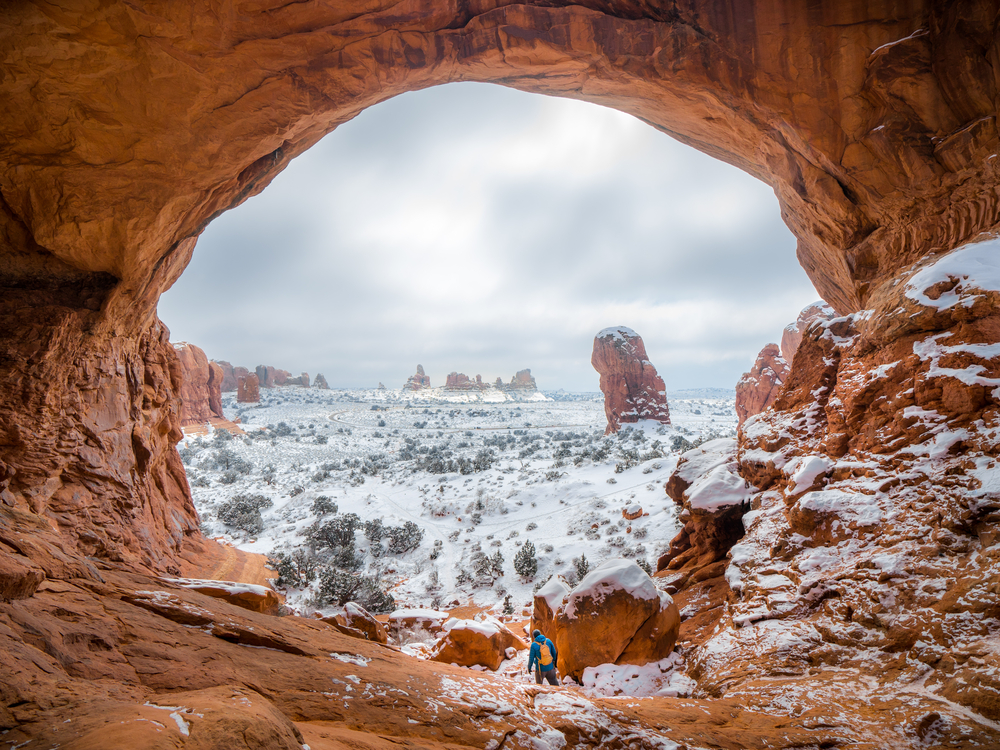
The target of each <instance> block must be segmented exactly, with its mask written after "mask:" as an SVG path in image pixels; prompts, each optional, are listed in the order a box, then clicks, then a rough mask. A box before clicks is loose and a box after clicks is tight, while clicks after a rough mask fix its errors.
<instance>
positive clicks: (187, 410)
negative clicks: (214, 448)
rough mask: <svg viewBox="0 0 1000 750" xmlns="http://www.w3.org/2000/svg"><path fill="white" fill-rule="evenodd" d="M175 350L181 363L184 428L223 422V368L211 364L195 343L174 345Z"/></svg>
mask: <svg viewBox="0 0 1000 750" xmlns="http://www.w3.org/2000/svg"><path fill="white" fill-rule="evenodd" d="M174 351H176V352H177V358H178V359H179V360H180V364H181V377H182V381H181V388H180V397H181V426H183V427H186V426H188V425H194V424H204V423H205V422H208V421H209V420H210V419H213V418H214V419H223V418H224V417H223V416H222V379H223V370H222V367H220V366H219V365H218V364H216V363H215V362H209V361H208V357H206V356H205V352H204V351H202V350H201V348H199V347H197V346H195V345H194V344H188V343H186V342H180V343H177V344H174Z"/></svg>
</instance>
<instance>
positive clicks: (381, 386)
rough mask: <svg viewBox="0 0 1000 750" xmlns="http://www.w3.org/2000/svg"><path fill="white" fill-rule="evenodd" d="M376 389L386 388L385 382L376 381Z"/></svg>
mask: <svg viewBox="0 0 1000 750" xmlns="http://www.w3.org/2000/svg"><path fill="white" fill-rule="evenodd" d="M377 390H380V391H384V390H386V387H385V383H383V382H382V381H381V380H380V381H378V389H377Z"/></svg>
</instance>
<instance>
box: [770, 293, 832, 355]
mask: <svg viewBox="0 0 1000 750" xmlns="http://www.w3.org/2000/svg"><path fill="white" fill-rule="evenodd" d="M835 316H836V313H835V312H834V311H833V308H831V307H830V306H829V305H828V304H826V303H825V302H815V303H813V304H811V305H809V306H808V307H807V308H805V309H804V310H803V311H802V312H800V313H799V317H798V318H797V319H796V320H795V322H794V323H790V324H788V325H787V326H785V330H783V331H782V332H781V356H782V357H783V358H784V360H785V362H787V363H788V365H789V366H791V364H792V359H793V358H794V357H795V350H796V349H798V348H799V342H801V341H802V334H804V333H805V332H806V329H807V328H809V326H811V325H812V324H813V323H815V322H817V321H823V320H830V319H831V318H833V317H835Z"/></svg>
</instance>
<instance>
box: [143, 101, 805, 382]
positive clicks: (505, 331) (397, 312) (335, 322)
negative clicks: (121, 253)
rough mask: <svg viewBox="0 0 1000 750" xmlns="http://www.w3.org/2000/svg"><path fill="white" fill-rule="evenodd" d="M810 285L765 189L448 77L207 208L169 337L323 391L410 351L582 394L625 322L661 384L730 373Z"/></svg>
mask: <svg viewBox="0 0 1000 750" xmlns="http://www.w3.org/2000/svg"><path fill="white" fill-rule="evenodd" d="M816 299H818V295H817V293H816V291H815V289H814V288H813V285H812V283H811V282H810V281H809V279H808V278H807V277H806V275H805V272H804V271H803V270H802V268H801V267H800V266H799V265H798V262H797V261H796V259H795V239H794V237H793V236H792V235H791V233H790V232H789V230H788V229H787V227H786V226H785V225H784V223H783V222H782V221H781V217H780V214H779V209H778V202H777V199H776V198H775V196H774V193H773V191H772V190H771V188H770V187H769V186H767V185H765V184H764V183H762V182H759V181H758V180H756V179H755V178H753V177H751V176H749V175H747V174H745V173H743V172H741V171H739V170H738V169H736V168H735V167H732V166H730V165H728V164H724V163H722V162H720V161H717V160H715V159H713V158H711V157H709V156H706V155H704V154H702V153H700V152H698V151H695V150H694V149H692V148H690V147H688V146H685V145H683V144H681V143H678V142H677V141H675V140H673V139H671V138H670V137H669V136H667V135H665V134H663V133H660V132H659V131H657V130H655V129H654V128H652V127H650V126H649V125H647V124H645V123H643V122H641V121H639V120H637V119H636V118H634V117H632V116H631V115H627V114H623V113H621V112H618V111H616V110H612V109H608V108H604V107H600V106H597V105H593V104H588V103H585V102H579V101H575V100H570V99H560V98H555V97H549V96H543V95H539V94H528V93H524V92H520V91H516V90H513V89H507V88H504V87H501V86H496V85H492V84H480V83H454V84H448V85H445V86H438V87H435V88H431V89H426V90H423V91H418V92H410V93H407V94H403V95H401V96H398V97H396V98H394V99H390V100H389V101H386V102H383V103H382V104H379V105H377V106H375V107H372V108H370V109H368V110H365V111H364V112H362V113H361V114H360V115H359V116H358V117H356V118H355V119H354V120H352V121H350V122H348V123H345V124H344V125H341V126H340V127H339V128H337V129H336V130H335V131H334V132H333V133H331V134H329V135H328V136H326V138H324V139H323V140H322V141H321V142H320V143H318V144H317V145H316V146H314V147H313V148H312V149H310V150H309V151H308V152H306V153H305V154H303V155H302V156H300V157H298V158H297V159H295V160H294V161H293V162H292V163H291V164H290V165H289V166H288V167H287V168H286V169H285V170H284V171H283V172H282V173H281V174H279V175H278V176H277V177H275V179H274V180H273V181H272V183H271V184H270V185H269V186H268V187H267V188H266V189H265V190H264V191H263V192H262V193H261V194H260V195H258V196H256V197H253V198H251V199H249V200H248V201H246V202H245V203H244V204H243V205H241V206H239V207H237V208H235V209H232V210H230V211H228V212H227V213H225V214H223V215H222V216H220V217H218V218H217V219H215V221H214V222H212V224H211V225H209V227H208V228H207V229H206V230H205V232H204V233H203V234H202V236H201V238H200V239H199V240H198V245H197V247H196V248H195V252H194V257H193V259H192V261H191V263H190V265H189V266H188V268H187V270H186V271H185V272H184V274H183V275H182V276H181V278H180V279H179V280H178V282H177V283H176V284H175V285H174V286H173V287H172V288H171V289H170V290H169V291H168V292H167V293H166V294H164V295H163V297H162V298H161V299H160V303H159V314H160V318H161V319H162V320H163V321H164V322H165V323H166V324H167V326H168V327H169V328H170V331H171V340H172V341H175V342H178V341H188V342H190V343H193V344H196V345H198V346H200V347H201V348H202V349H204V350H205V352H206V353H207V355H208V356H209V358H210V359H217V360H227V361H229V362H231V363H232V364H234V365H243V366H245V367H249V368H250V369H253V368H254V367H255V366H256V365H258V364H267V365H272V366H275V367H279V368H282V369H285V370H289V371H291V372H292V373H294V374H298V373H300V372H303V371H304V372H308V373H309V374H310V376H315V375H316V373H317V372H321V373H323V374H324V375H325V377H326V379H327V380H328V381H329V383H330V386H331V387H333V388H364V387H375V386H376V385H378V383H379V382H382V383H384V384H385V385H386V386H387V387H389V388H399V387H400V386H402V384H403V383H404V382H405V380H406V379H407V378H408V377H409V376H410V375H412V374H413V373H414V372H415V371H416V366H417V364H418V363H420V364H422V365H423V366H424V369H425V370H426V371H427V374H428V375H429V376H430V378H431V384H432V385H434V386H437V385H443V384H444V379H445V377H446V375H447V374H448V373H450V372H452V371H457V372H464V373H465V374H467V375H469V376H470V377H474V376H475V375H476V374H481V375H482V376H483V379H484V380H488V381H490V382H492V381H494V380H496V378H497V377H498V376H499V377H502V378H503V379H504V380H505V381H509V380H510V378H511V377H512V376H513V375H514V373H515V372H516V371H518V370H521V369H524V368H530V369H531V372H532V375H534V377H535V379H536V381H537V383H538V387H539V388H541V389H543V390H555V389H559V388H562V389H565V390H567V391H596V390H598V381H599V376H598V375H597V373H596V372H595V371H594V369H593V367H592V366H591V364H590V355H591V352H592V349H593V339H594V335H595V334H596V333H597V332H598V331H599V330H601V329H602V328H606V327H608V326H616V325H624V326H628V327H629V328H632V329H634V330H635V331H637V332H638V333H639V334H640V335H641V336H642V338H643V341H644V342H645V345H646V352H647V354H648V355H649V358H650V361H652V363H653V364H654V365H655V366H656V368H657V370H658V372H659V373H660V375H661V376H662V377H663V379H664V381H665V383H666V386H667V389H668V390H680V389H686V388H702V387H718V388H732V387H734V385H735V383H736V381H737V380H738V379H739V377H740V375H741V374H742V373H743V372H745V371H746V370H748V369H749V368H750V367H751V365H752V364H753V362H754V359H755V358H756V355H757V353H758V352H759V351H760V349H761V348H762V347H763V346H764V345H765V344H767V343H768V342H775V343H778V342H780V339H781V330H782V328H783V327H784V326H785V325H787V324H788V323H790V322H792V321H793V320H794V319H795V317H796V316H797V315H798V313H799V311H800V310H801V309H802V308H804V307H805V306H806V305H808V304H809V303H811V302H813V301H814V300H816Z"/></svg>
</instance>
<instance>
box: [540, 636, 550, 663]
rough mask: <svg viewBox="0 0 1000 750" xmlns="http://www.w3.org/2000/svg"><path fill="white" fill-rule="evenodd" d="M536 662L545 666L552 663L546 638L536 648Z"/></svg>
mask: <svg viewBox="0 0 1000 750" xmlns="http://www.w3.org/2000/svg"><path fill="white" fill-rule="evenodd" d="M538 663H539V664H541V665H542V666H543V667H547V666H549V664H551V663H552V651H551V649H549V642H548V640H546V641H545V643H543V644H541V646H540V647H539V649H538Z"/></svg>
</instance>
